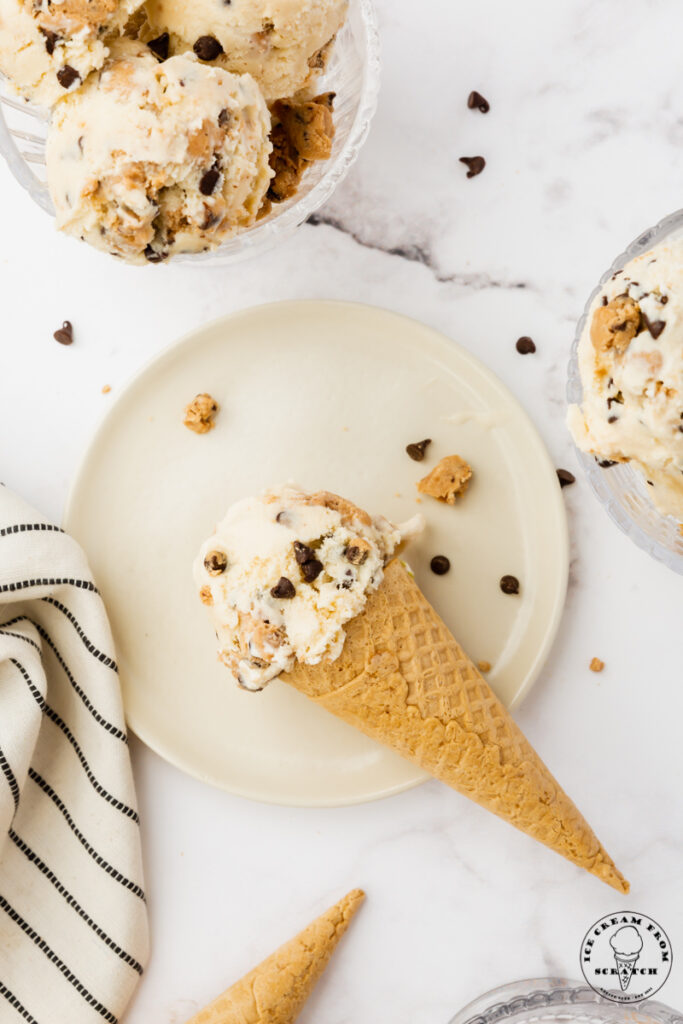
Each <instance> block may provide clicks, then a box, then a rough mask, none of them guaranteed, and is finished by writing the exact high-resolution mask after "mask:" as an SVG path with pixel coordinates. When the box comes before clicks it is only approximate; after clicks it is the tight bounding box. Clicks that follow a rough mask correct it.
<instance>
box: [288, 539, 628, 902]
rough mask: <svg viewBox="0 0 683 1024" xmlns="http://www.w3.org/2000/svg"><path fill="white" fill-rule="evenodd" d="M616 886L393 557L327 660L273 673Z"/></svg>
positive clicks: (618, 881) (593, 844)
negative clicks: (334, 653) (335, 655)
mask: <svg viewBox="0 0 683 1024" xmlns="http://www.w3.org/2000/svg"><path fill="white" fill-rule="evenodd" d="M282 678H283V679H285V680H286V681H287V682H288V683H290V684H291V685H292V686H294V687H295V688H296V689H297V690H299V691H301V692H302V693H304V694H306V696H307V697H310V698H311V700H313V701H315V703H316V704H320V705H321V706H322V707H324V708H327V710H328V711H331V712H332V713H333V714H335V715H337V716H338V717H339V718H343V719H344V721H345V722H349V723H350V724H351V725H354V726H355V727H356V728H357V729H360V730H361V732H364V733H365V734H366V735H367V736H370V737H372V739H374V740H378V741H379V742H380V743H384V744H385V745H386V746H388V747H391V748H392V750H395V751H397V752H398V753H399V754H402V755H403V756H404V757H406V758H408V760H410V761H413V762H414V763H415V764H417V765H419V766H420V768H423V769H424V770H425V771H427V772H429V773H430V774H431V775H434V776H436V778H438V779H440V780H441V781H442V782H445V783H446V784H447V785H448V786H451V787H452V788H453V789H456V790H458V792H459V793H463V794H464V795H465V796H468V797H469V798H470V799H471V800H474V801H476V803H478V804H481V806H482V807H485V808H486V809H487V810H489V811H493V813H494V814H497V815H498V816H499V817H501V818H504V819H505V821H508V822H510V824H511V825H514V826H515V827H516V828H518V829H520V830H521V831H522V832H526V833H527V834H528V835H530V836H532V837H533V838H534V839H538V840H539V842H541V843H545V845H546V846H549V847H550V849H551V850H555V851H556V852H557V853H560V854H562V856H563V857H566V858H567V859H568V860H570V861H572V862H573V863H574V864H578V865H579V866H580V867H582V868H585V869H586V870H587V871H590V872H591V873H592V874H594V875H596V876H597V877H598V878H600V879H601V880H602V881H603V882H607V883H608V885H611V886H613V887H614V888H615V889H617V890H618V891H619V892H628V888H629V887H628V882H626V880H625V879H624V878H623V876H622V875H621V874H620V872H619V871H618V870H617V869H616V867H615V866H614V864H613V862H612V860H611V859H610V857H609V856H608V855H607V853H606V852H605V850H604V849H603V847H602V846H601V844H600V843H599V842H598V840H597V838H596V837H595V835H594V833H593V832H592V830H591V829H590V827H589V826H588V824H587V822H586V821H585V820H584V818H583V817H582V816H581V814H579V812H578V810H577V809H576V807H575V806H574V804H573V803H572V801H571V800H570V799H569V797H568V796H567V795H566V794H565V793H564V791H563V790H562V789H561V788H560V786H559V785H558V783H557V782H556V781H555V779H554V778H553V776H552V775H551V774H550V772H549V771H548V769H547V768H546V766H545V765H544V763H543V762H542V761H541V759H540V757H539V756H538V754H537V753H536V752H535V750H534V749H533V747H532V746H531V745H530V744H529V743H528V741H527V740H526V738H525V737H524V735H523V733H522V731H521V730H520V729H519V728H518V726H517V725H515V723H514V721H513V720H512V718H511V717H510V715H509V714H508V712H507V710H506V709H505V708H504V707H503V705H502V704H501V702H500V701H499V700H498V698H497V697H496V695H495V694H494V693H493V691H492V690H491V688H490V686H489V685H488V683H487V682H486V680H485V679H484V678H483V677H482V675H481V673H480V672H479V671H478V670H477V668H476V666H475V665H474V664H473V663H472V661H471V660H470V659H469V658H468V657H467V655H466V654H465V652H464V651H463V650H462V648H461V647H460V645H459V644H458V642H457V641H456V640H455V638H454V637H453V635H452V634H451V633H450V632H449V630H448V629H447V628H446V626H445V625H444V623H443V622H442V621H441V619H440V618H439V616H438V615H437V614H436V612H435V611H434V609H433V608H432V607H431V605H430V604H429V602H428V601H427V600H426V598H425V597H424V596H423V594H422V593H421V591H420V589H419V588H418V586H417V584H416V583H415V581H414V579H413V577H412V576H411V575H410V573H409V572H408V571H407V570H406V568H405V567H404V565H403V564H402V563H401V562H399V561H398V560H396V559H395V560H394V561H393V562H391V563H390V564H389V565H388V566H387V568H386V571H385V574H384V579H383V581H382V583H381V585H380V587H379V588H378V589H377V590H376V591H375V592H374V593H373V594H371V595H370V597H369V598H368V602H367V604H366V606H365V609H364V611H363V612H362V614H361V615H359V616H357V617H356V618H355V619H353V620H351V622H350V623H348V625H347V627H346V642H345V644H344V648H343V650H342V653H341V655H340V656H339V658H338V659H337V660H336V661H331V662H321V663H320V664H318V665H302V664H299V665H297V666H296V668H295V669H293V670H292V671H291V672H289V673H287V674H286V675H283V676H282Z"/></svg>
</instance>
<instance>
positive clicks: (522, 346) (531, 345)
mask: <svg viewBox="0 0 683 1024" xmlns="http://www.w3.org/2000/svg"><path fill="white" fill-rule="evenodd" d="M515 348H516V349H517V351H518V352H519V354H520V355H521V356H528V355H531V354H532V353H533V352H535V351H536V343H535V341H534V340H533V338H530V337H529V335H528V334H524V335H522V337H521V338H517V341H516V343H515Z"/></svg>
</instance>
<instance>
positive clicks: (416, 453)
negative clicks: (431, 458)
mask: <svg viewBox="0 0 683 1024" xmlns="http://www.w3.org/2000/svg"><path fill="white" fill-rule="evenodd" d="M431 443H432V439H431V437H426V438H425V439H424V441H415V442H414V443H413V444H409V445H406V451H407V452H408V455H410V457H411V459H412V460H413V461H414V462H422V460H423V459H424V457H425V452H426V451H427V449H428V448H429V446H430V444H431Z"/></svg>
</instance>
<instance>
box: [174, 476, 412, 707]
mask: <svg viewBox="0 0 683 1024" xmlns="http://www.w3.org/2000/svg"><path fill="white" fill-rule="evenodd" d="M422 527H423V520H422V517H421V516H415V517H414V518H413V519H411V520H410V521H409V522H407V523H404V524H403V525H402V526H394V525H393V524H392V523H390V522H389V521H388V520H387V519H384V518H383V517H382V516H374V517H370V516H369V515H368V514H367V512H364V511H363V510H362V509H359V508H357V507H356V506H355V505H353V504H351V502H349V501H347V500H346V499H344V498H340V497H338V496H337V495H335V494H330V493H329V492H327V491H318V492H316V493H313V494H310V493H307V492H306V491H302V490H299V489H298V488H296V487H283V488H281V489H278V490H273V491H268V492H266V493H265V494H263V495H261V496H260V497H257V498H247V499H245V500H244V501H239V502H237V504H235V505H233V506H232V507H231V508H230V510H229V511H228V513H227V515H226V516H225V518H224V519H223V520H222V521H221V522H220V523H219V524H218V526H217V527H216V530H215V532H214V534H213V535H212V536H211V537H209V539H208V540H207V541H205V542H204V544H203V545H202V547H201V549H200V552H199V555H198V556H197V559H196V561H195V565H194V578H195V583H196V584H197V587H198V589H199V594H200V597H201V599H202V601H203V602H204V603H205V604H206V605H207V606H208V607H209V609H210V612H211V619H212V623H213V626H214V628H215V630H216V635H217V637H218V652H219V657H220V659H221V660H222V661H223V662H224V664H225V665H226V666H227V667H228V668H229V669H230V671H231V672H232V674H233V676H234V677H235V679H236V680H237V682H238V683H239V684H240V686H242V687H244V688H245V689H248V690H260V689H262V688H263V687H264V686H265V684H266V683H267V682H268V681H269V680H271V679H273V678H274V677H275V676H277V675H279V674H280V673H281V672H285V671H287V670H288V669H290V668H292V667H293V666H294V664H295V662H297V661H300V662H304V663H306V664H308V665H315V664H317V663H318V662H319V661H321V660H322V659H323V658H326V659H329V660H331V661H332V660H334V659H335V658H337V657H338V656H339V654H340V652H341V649H342V647H343V645H344V628H343V627H344V624H345V623H346V622H348V621H349V620H350V619H352V618H354V617H355V616H356V615H358V614H359V613H360V612H361V611H362V610H363V608H364V606H365V602H366V600H367V597H368V594H370V593H371V592H372V591H373V590H376V589H377V587H378V586H379V585H380V583H381V581H382V576H383V569H384V565H385V564H386V562H387V561H388V560H389V558H390V557H391V555H392V554H394V553H395V552H396V550H397V549H398V548H399V546H400V545H401V544H402V543H405V542H407V541H408V540H409V539H410V538H411V537H413V536H415V535H416V534H417V533H419V532H420V531H421V530H422Z"/></svg>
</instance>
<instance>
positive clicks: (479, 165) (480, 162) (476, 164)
mask: <svg viewBox="0 0 683 1024" xmlns="http://www.w3.org/2000/svg"><path fill="white" fill-rule="evenodd" d="M460 163H461V164H465V166H466V167H467V177H468V178H476V176H477V175H478V174H481V172H482V171H483V170H484V168H485V167H486V161H485V160H484V158H483V156H461V157H460Z"/></svg>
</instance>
